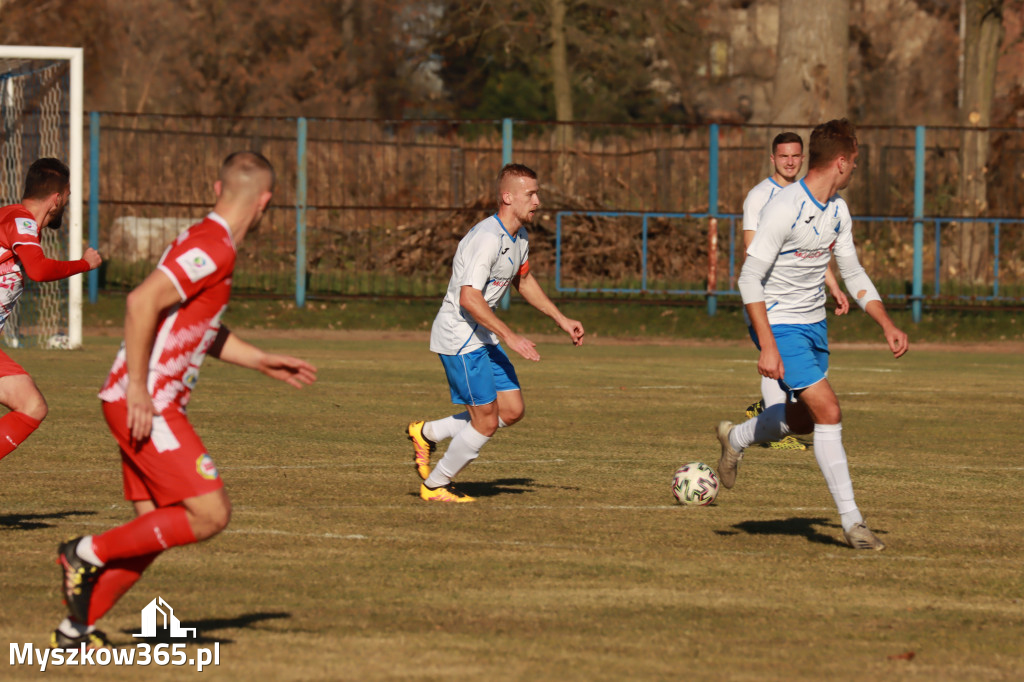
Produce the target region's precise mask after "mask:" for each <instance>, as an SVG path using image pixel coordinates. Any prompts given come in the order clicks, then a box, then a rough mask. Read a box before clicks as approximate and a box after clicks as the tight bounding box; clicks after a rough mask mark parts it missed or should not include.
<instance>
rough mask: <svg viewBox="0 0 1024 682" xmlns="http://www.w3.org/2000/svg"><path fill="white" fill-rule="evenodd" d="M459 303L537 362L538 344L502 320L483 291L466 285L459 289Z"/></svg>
mask: <svg viewBox="0 0 1024 682" xmlns="http://www.w3.org/2000/svg"><path fill="white" fill-rule="evenodd" d="M459 305H460V306H462V307H463V308H465V309H466V310H467V311H468V312H469V314H470V315H472V316H473V319H474V320H476V321H477V322H479V323H480V324H482V325H483V326H484V327H486V328H487V329H489V330H490V331H492V332H494V333H495V334H497V335H498V338H499V339H501V340H502V342H503V343H504V344H505V345H506V346H508V347H509V348H511V349H512V350H514V351H515V352H516V353H518V354H519V355H521V356H523V357H524V358H526V359H527V360H533V361H534V362H537V361H538V360H540V354H539V353H538V352H537V348H536V345H537V344H535V343H534V342H533V341H530V340H529V339H528V338H526V337H525V336H520V335H519V334H516V333H515V332H514V331H512V329H510V328H509V326H508V325H507V324H505V323H504V322H502V321H501V318H499V317H498V316H497V315H495V314H494V311H493V310H491V307H490V306H489V305H487V300H486V299H484V295H483V293H482V292H481V291H480V290H479V289H477V288H475V287H473V286H471V285H468V284H467V285H465V286H463V287H462V288H461V289H460V290H459Z"/></svg>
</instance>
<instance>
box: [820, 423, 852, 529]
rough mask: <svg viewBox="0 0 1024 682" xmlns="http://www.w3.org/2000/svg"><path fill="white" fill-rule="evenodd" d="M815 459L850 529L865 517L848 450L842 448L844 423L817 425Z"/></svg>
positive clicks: (841, 515) (845, 527)
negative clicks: (856, 494)
mask: <svg viewBox="0 0 1024 682" xmlns="http://www.w3.org/2000/svg"><path fill="white" fill-rule="evenodd" d="M814 458H815V459H816V460H818V467H820V468H821V473H822V474H824V475H825V482H826V483H828V491H829V492H830V493H832V499H833V500H835V503H836V509H838V510H839V518H840V520H841V521H842V523H843V530H850V529H851V528H853V527H854V526H855V525H856V524H858V523H860V522H861V521H863V520H864V517H863V516H861V513H860V510H859V509H857V503H856V502H855V501H854V499H853V481H852V480H850V469H849V466H848V465H847V463H846V449H845V448H843V425H842V423H839V424H815V425H814Z"/></svg>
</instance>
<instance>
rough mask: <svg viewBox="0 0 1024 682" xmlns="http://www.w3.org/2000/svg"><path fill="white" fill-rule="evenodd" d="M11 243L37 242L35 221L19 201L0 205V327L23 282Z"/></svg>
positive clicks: (37, 233)
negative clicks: (0, 206)
mask: <svg viewBox="0 0 1024 682" xmlns="http://www.w3.org/2000/svg"><path fill="white" fill-rule="evenodd" d="M15 244H36V245H38V244H39V225H38V224H36V219H35V218H34V217H33V216H32V214H31V213H29V212H28V209H27V208H25V207H24V206H22V205H21V204H11V205H10V206H4V207H3V208H0V330H3V328H4V323H5V322H6V321H7V317H8V316H9V315H10V314H11V311H12V310H14V304H15V303H17V302H18V299H19V298H20V297H21V292H22V290H23V289H24V286H25V274H24V273H23V272H22V271H21V267H20V266H19V265H18V261H17V259H16V258H15V257H14V246H15ZM40 248H42V247H40Z"/></svg>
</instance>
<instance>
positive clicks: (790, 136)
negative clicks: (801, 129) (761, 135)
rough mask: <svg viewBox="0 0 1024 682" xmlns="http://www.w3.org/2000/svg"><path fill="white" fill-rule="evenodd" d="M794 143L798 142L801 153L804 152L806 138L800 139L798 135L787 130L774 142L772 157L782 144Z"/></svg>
mask: <svg viewBox="0 0 1024 682" xmlns="http://www.w3.org/2000/svg"><path fill="white" fill-rule="evenodd" d="M792 142H796V143H797V144H798V145H800V151H803V149H804V138H802V137H800V136H799V135H797V134H796V133H794V132H792V131H788V130H787V131H786V132H784V133H779V134H778V135H776V136H775V139H774V140H772V156H775V151H776V150H777V149H778V148H779V145H780V144H790V143H792Z"/></svg>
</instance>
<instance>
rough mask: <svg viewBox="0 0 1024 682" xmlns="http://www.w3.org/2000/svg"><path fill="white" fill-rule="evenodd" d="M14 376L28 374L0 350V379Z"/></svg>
mask: <svg viewBox="0 0 1024 682" xmlns="http://www.w3.org/2000/svg"><path fill="white" fill-rule="evenodd" d="M15 374H28V372H26V371H25V370H24V368H22V366H21V365H19V364H18V363H16V362H15V361H14V360H11V358H10V357H9V356H8V355H7V353H5V352H3V351H2V350H0V377H10V376H14V375H15Z"/></svg>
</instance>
